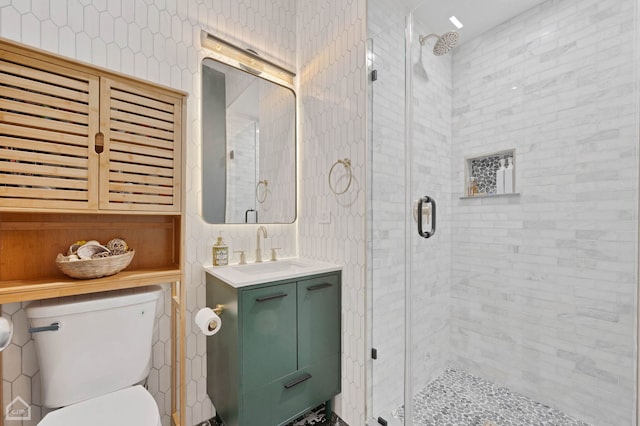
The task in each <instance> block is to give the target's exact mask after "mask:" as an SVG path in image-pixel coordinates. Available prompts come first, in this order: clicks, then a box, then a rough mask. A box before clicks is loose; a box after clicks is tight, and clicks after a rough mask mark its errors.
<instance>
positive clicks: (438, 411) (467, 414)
mask: <svg viewBox="0 0 640 426" xmlns="http://www.w3.org/2000/svg"><path fill="white" fill-rule="evenodd" d="M413 407H414V408H413V409H414V413H413V424H414V425H415V426H590V425H589V424H588V423H585V422H582V421H579V420H576V419H574V418H572V417H569V416H568V415H566V414H564V413H563V412H561V411H558V410H556V409H553V408H551V407H548V406H546V405H544V404H541V403H539V402H536V401H533V400H532V399H529V398H527V397H525V396H523V395H520V394H518V393H515V392H512V391H510V390H509V389H507V388H504V387H499V386H497V385H495V384H493V383H492V382H490V381H488V380H485V379H482V378H479V377H476V376H472V375H471V374H469V373H467V372H465V371H462V370H456V369H453V368H449V369H447V370H446V371H445V372H444V373H442V374H441V375H440V376H438V377H437V378H436V379H434V380H433V381H431V382H430V383H429V384H428V385H427V386H426V387H425V388H424V389H423V390H422V391H420V392H419V393H418V394H417V395H416V396H415V397H414V400H413ZM397 416H398V417H399V418H400V419H401V420H403V421H404V408H403V407H400V408H399V409H398V412H397Z"/></svg>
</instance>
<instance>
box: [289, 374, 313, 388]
mask: <svg viewBox="0 0 640 426" xmlns="http://www.w3.org/2000/svg"><path fill="white" fill-rule="evenodd" d="M310 378H311V374H309V373H305V374H304V375H303V376H300V377H298V378H297V379H293V380H292V381H290V382H289V383H285V384H284V388H285V389H291V388H292V387H294V386H298V385H299V384H300V383H303V382H306V381H307V380H309V379H310Z"/></svg>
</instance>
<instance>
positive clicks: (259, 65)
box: [200, 31, 296, 86]
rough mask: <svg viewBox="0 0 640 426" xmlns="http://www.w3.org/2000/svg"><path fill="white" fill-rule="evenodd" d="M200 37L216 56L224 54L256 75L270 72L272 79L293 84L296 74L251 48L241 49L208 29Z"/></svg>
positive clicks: (240, 66)
mask: <svg viewBox="0 0 640 426" xmlns="http://www.w3.org/2000/svg"><path fill="white" fill-rule="evenodd" d="M200 39H201V43H202V46H203V47H206V48H208V49H210V50H212V51H213V52H214V53H215V55H216V56H223V57H225V58H227V59H228V61H226V62H230V63H231V65H236V66H238V67H239V68H241V69H243V70H245V71H247V72H250V73H252V74H256V75H261V76H262V75H263V73H266V74H268V75H269V76H270V77H271V79H272V80H276V81H281V82H284V83H287V84H288V85H290V86H292V85H293V78H294V77H295V76H296V74H295V73H294V72H293V71H290V70H288V69H286V68H284V67H282V66H280V65H278V64H276V63H274V62H271V61H269V60H267V59H264V58H261V57H260V56H259V55H258V54H257V53H255V52H253V51H251V50H249V49H241V48H239V47H237V46H235V45H234V44H232V43H230V42H228V41H226V40H223V39H221V38H220V37H217V36H214V35H213V34H209V33H208V32H206V31H201V32H200Z"/></svg>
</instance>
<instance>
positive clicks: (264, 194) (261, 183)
mask: <svg viewBox="0 0 640 426" xmlns="http://www.w3.org/2000/svg"><path fill="white" fill-rule="evenodd" d="M261 186H262V187H263V190H262V191H263V192H262V197H260V187H261ZM267 186H269V182H268V181H267V180H266V179H265V180H260V181H258V184H257V185H256V201H257V202H259V203H260V204H262V203H264V201H265V200H266V199H267Z"/></svg>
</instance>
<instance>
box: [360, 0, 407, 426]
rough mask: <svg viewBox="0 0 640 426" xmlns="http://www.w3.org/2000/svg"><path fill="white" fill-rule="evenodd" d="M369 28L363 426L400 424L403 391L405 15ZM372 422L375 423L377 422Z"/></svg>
mask: <svg viewBox="0 0 640 426" xmlns="http://www.w3.org/2000/svg"><path fill="white" fill-rule="evenodd" d="M370 11H372V12H374V11H377V12H379V13H380V14H379V15H378V16H377V17H376V18H372V19H371V20H370V23H369V31H370V34H373V37H372V38H371V39H370V40H369V45H368V52H367V60H368V61H367V62H368V77H369V82H368V94H369V108H368V132H369V135H368V142H369V147H368V159H367V163H368V164H369V165H370V167H368V173H369V174H368V176H367V178H368V185H367V189H368V197H367V199H368V202H369V205H368V208H367V211H368V214H367V226H368V250H367V251H368V259H367V275H368V276H367V282H368V283H369V285H368V291H369V294H368V300H369V301H370V303H369V310H368V322H369V327H368V329H369V331H370V334H369V336H368V339H369V342H370V344H369V347H370V349H371V354H370V357H369V366H368V367H369V368H367V372H368V380H367V383H368V389H367V390H368V392H367V418H368V419H369V421H368V424H369V425H379V424H383V423H384V422H387V424H389V425H397V424H401V423H400V420H399V419H398V417H397V416H398V410H399V409H400V407H402V405H403V404H404V392H405V382H404V377H405V366H407V365H408V364H407V363H406V362H405V343H406V341H405V319H406V318H405V313H406V309H405V288H406V285H405V267H406V263H405V253H406V244H405V241H406V239H405V238H406V235H405V227H404V223H403V219H402V218H403V217H404V214H405V210H406V209H405V169H406V167H405V164H406V163H405V161H406V158H405V148H404V139H405V134H404V129H405V127H404V110H405V98H404V72H405V66H404V63H405V59H404V34H405V17H404V16H403V14H398V16H397V19H392V20H390V19H388V17H389V15H388V14H387V13H386V12H385V11H383V10H377V9H372V8H370ZM378 420H380V422H381V423H379V422H378Z"/></svg>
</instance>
